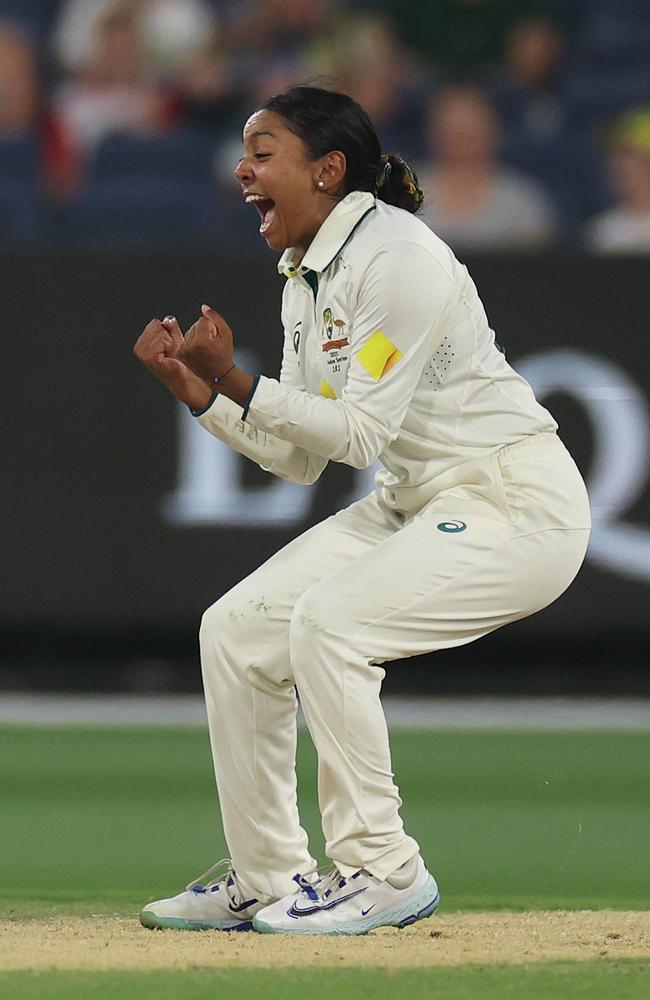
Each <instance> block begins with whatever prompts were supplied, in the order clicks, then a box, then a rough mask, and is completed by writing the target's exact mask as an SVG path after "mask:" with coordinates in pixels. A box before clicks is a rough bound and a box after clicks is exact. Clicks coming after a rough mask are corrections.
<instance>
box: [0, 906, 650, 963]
mask: <svg viewBox="0 0 650 1000" xmlns="http://www.w3.org/2000/svg"><path fill="white" fill-rule="evenodd" d="M603 955H606V956H608V957H610V958H615V957H621V958H632V957H635V958H650V911H643V912H638V913H634V912H624V911H617V910H598V911H590V910H587V911H582V912H578V913H576V912H569V911H551V912H534V913H448V914H443V915H441V916H437V917H432V918H431V919H429V920H423V921H421V922H420V923H418V924H417V925H415V926H413V927H408V928H405V929H404V930H401V931H398V930H396V929H393V928H380V929H379V930H377V931H374V932H373V933H372V934H369V935H368V936H367V937H358V938H350V937H347V938H327V937H300V938H297V937H289V936H287V935H278V936H275V935H262V934H254V933H251V934H245V933H244V934H242V933H231V934H223V933H218V932H211V931H203V932H194V933H188V932H179V931H148V930H145V929H144V928H142V927H140V925H139V923H138V922H137V919H136V918H134V919H129V918H125V917H107V916H97V917H60V918H58V917H57V918H48V919H44V920H15V921H14V920H2V921H0V970H9V969H86V970H94V969H100V970H101V969H103V970H107V969H139V970H144V969H165V968H169V969H195V968H206V967H210V966H226V965H227V966H240V967H241V966H246V967H249V968H251V967H257V968H274V967H276V968H277V967H282V966H289V965H300V966H302V967H305V966H326V965H330V966H332V965H333V966H338V967H340V968H343V967H345V966H360V965H363V966H375V967H389V968H392V969H395V968H399V967H408V968H414V967H418V966H419V967H422V966H431V965H461V964H465V963H467V962H478V963H481V964H485V963H503V962H508V963H513V964H518V963H529V962H537V961H544V960H552V959H590V958H597V957H599V956H603Z"/></svg>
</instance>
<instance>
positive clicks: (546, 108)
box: [490, 17, 567, 143]
mask: <svg viewBox="0 0 650 1000" xmlns="http://www.w3.org/2000/svg"><path fill="white" fill-rule="evenodd" d="M565 48H566V38H565V36H564V34H563V32H562V31H561V29H560V28H559V26H558V25H556V24H555V23H554V22H553V21H550V20H548V19H547V18H543V17H531V18H527V19H526V20H522V21H518V22H517V23H516V24H515V25H514V26H513V28H512V29H511V31H510V33H509V35H508V38H507V41H506V48H505V55H504V61H503V64H502V66H500V67H499V69H498V70H497V71H496V73H495V74H494V76H493V80H492V85H491V88H490V90H491V94H492V98H493V100H494V102H495V105H496V108H497V110H498V112H499V115H500V117H501V121H502V123H503V126H504V129H505V131H506V132H507V133H509V134H510V135H512V136H513V137H516V138H518V139H525V140H527V141H531V142H534V143H547V142H555V141H556V140H557V139H558V137H559V136H561V134H562V133H563V132H564V130H565V128H566V125H567V115H566V109H565V106H564V102H563V100H562V94H561V92H560V89H559V84H560V76H561V71H562V67H563V63H564V55H565Z"/></svg>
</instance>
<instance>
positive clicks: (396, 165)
mask: <svg viewBox="0 0 650 1000" xmlns="http://www.w3.org/2000/svg"><path fill="white" fill-rule="evenodd" d="M375 194H376V196H377V197H378V198H380V199H381V201H385V202H386V203H387V204H388V205H396V206H397V207H398V208H403V209H405V210H406V211H407V212H417V210H418V209H419V208H420V207H421V206H422V202H423V201H424V192H423V191H422V188H421V187H420V185H419V184H418V178H417V174H416V173H415V171H414V170H413V168H412V167H410V166H409V164H408V163H407V162H406V160H404V159H402V157H401V156H399V155H398V154H396V153H382V154H381V156H380V157H379V163H378V165H377V178H376V182H375Z"/></svg>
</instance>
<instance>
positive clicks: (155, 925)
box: [140, 910, 253, 931]
mask: <svg viewBox="0 0 650 1000" xmlns="http://www.w3.org/2000/svg"><path fill="white" fill-rule="evenodd" d="M140 923H141V924H142V926H143V927H146V928H147V930H151V931H165V930H170V931H252V930H253V921H252V920H244V921H239V922H237V921H233V922H232V923H228V922H227V921H224V922H223V923H222V924H207V923H203V921H201V920H183V918H182V917H158V916H156V914H155V913H151V912H150V911H149V910H143V912H142V913H141V914H140Z"/></svg>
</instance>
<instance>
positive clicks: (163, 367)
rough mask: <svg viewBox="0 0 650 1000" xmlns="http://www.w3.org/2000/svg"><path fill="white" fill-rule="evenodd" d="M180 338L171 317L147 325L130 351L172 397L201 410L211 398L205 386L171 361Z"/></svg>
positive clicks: (174, 359)
mask: <svg viewBox="0 0 650 1000" xmlns="http://www.w3.org/2000/svg"><path fill="white" fill-rule="evenodd" d="M182 343H183V334H182V333H181V330H180V327H179V325H178V323H177V321H176V319H175V318H174V317H173V316H166V317H165V319H164V320H162V321H161V320H159V319H152V320H151V322H150V323H147V325H146V326H145V328H144V330H143V331H142V333H141V334H140V336H139V337H138V340H137V341H136V344H135V346H134V348H133V353H134V354H135V356H136V358H138V360H139V361H141V362H142V364H143V365H144V366H145V368H148V369H149V371H150V372H151V374H152V375H155V376H156V378H158V379H160V381H161V382H164V384H165V385H166V386H167V388H168V389H169V390H170V391H171V392H173V394H174V395H175V396H176V397H177V399H180V400H181V402H183V403H186V404H187V405H188V406H189V407H191V409H193V410H203V409H205V407H206V406H207V405H208V403H209V402H210V400H211V399H212V396H213V391H212V386H211V384H210V383H209V382H206V381H205V380H204V379H202V378H200V377H199V376H198V375H196V374H195V373H194V372H193V371H192V370H191V369H190V368H188V367H187V365H185V364H183V362H182V361H179V360H178V358H176V357H175V355H176V352H177V351H178V349H179V347H180V346H181V344H182Z"/></svg>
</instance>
